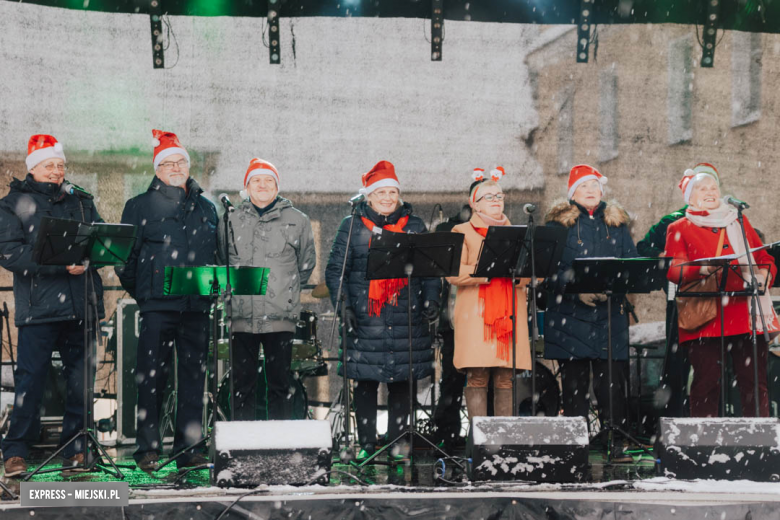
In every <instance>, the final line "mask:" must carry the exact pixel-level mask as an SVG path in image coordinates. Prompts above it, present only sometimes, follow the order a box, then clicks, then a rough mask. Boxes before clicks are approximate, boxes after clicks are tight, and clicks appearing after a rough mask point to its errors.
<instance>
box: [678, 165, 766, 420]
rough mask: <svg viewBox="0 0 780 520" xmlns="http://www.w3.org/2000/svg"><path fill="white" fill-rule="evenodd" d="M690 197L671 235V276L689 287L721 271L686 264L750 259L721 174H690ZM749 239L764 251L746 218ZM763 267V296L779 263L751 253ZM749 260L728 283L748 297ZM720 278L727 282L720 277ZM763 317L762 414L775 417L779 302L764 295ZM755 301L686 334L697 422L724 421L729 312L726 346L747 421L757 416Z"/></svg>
mask: <svg viewBox="0 0 780 520" xmlns="http://www.w3.org/2000/svg"><path fill="white" fill-rule="evenodd" d="M679 187H680V190H681V191H682V194H683V198H684V199H685V202H686V203H687V204H688V209H687V210H686V212H685V218H682V219H680V220H678V221H677V222H674V223H673V224H671V225H670V226H669V229H668V231H667V232H666V252H665V254H666V256H671V257H674V260H673V262H672V267H671V268H670V269H669V271H668V274H667V276H668V278H669V280H670V281H672V282H674V283H677V284H680V285H682V286H684V285H686V284H688V283H690V282H694V281H696V280H702V279H704V278H706V277H707V276H708V275H710V274H711V273H713V272H715V271H718V270H719V268H718V267H716V266H708V267H697V266H682V265H681V264H685V263H686V262H690V261H692V260H696V259H699V258H711V257H714V256H721V255H730V254H736V255H737V256H740V255H744V253H745V242H744V237H743V235H742V228H741V227H740V225H739V221H738V220H737V210H736V208H734V207H733V206H731V205H729V204H727V203H726V200H725V198H723V199H722V198H721V193H720V178H719V176H718V172H717V170H715V167H714V166H712V165H711V164H707V163H701V164H698V165H696V166H695V167H694V168H693V169H692V170H686V171H685V174H684V175H683V178H682V180H681V181H680V184H679ZM744 223H745V233H746V235H747V239H748V243H749V244H750V247H751V248H753V247H757V246H760V245H762V244H761V239H760V238H759V237H758V235H757V234H756V232H755V230H754V229H753V226H751V225H750V221H749V220H748V218H747V217H744ZM749 254H751V255H752V258H753V264H754V265H755V266H756V268H757V271H756V278H757V281H758V283H759V290H761V291H763V290H764V288H765V287H771V285H772V280H774V278H775V275H776V274H777V269H776V267H775V263H774V259H773V258H772V256H771V255H769V254H768V253H767V252H766V250H761V251H755V252H753V253H749ZM746 263H747V261H746V259H745V257H744V256H742V258H739V259H737V260H733V261H732V265H735V266H736V265H739V264H741V265H742V266H743V267H736V272H735V271H734V270H732V271H730V272H729V275H728V277H727V280H726V291H743V290H744V288H745V285H744V281H743V280H748V281H749V280H750V279H751V276H750V272H749V268H748V267H744V265H745V264H746ZM718 276H719V275H718ZM759 300H760V310H761V312H762V313H763V315H764V320H763V321H762V320H761V316H758V319H757V320H756V322H757V327H758V329H759V330H758V332H759V335H758V393H759V413H760V415H761V416H762V417H768V416H769V395H768V392H767V373H766V366H767V365H766V364H767V350H768V349H767V343H766V341H765V340H764V336H763V334H761V333H762V332H763V330H764V329H763V323H766V327H767V330H768V332H769V333H770V334H772V335H776V334H777V333H778V331H780V326H779V325H778V321H777V315H776V314H775V311H774V308H773V307H772V301H771V299H770V297H769V294H768V293H767V294H766V295H764V296H760V298H759ZM750 305H751V304H750V302H749V298H748V297H745V296H735V297H730V298H724V299H723V302H722V306H721V305H718V306H717V314H716V316H715V318H714V319H712V320H710V321H709V322H707V323H705V324H704V325H702V326H700V327H699V328H697V329H695V330H687V329H683V328H682V327H680V329H679V331H680V343H681V345H683V346H685V347H687V349H688V355H689V358H690V361H691V365H692V366H693V383H692V385H691V398H690V399H691V401H690V404H691V416H693V417H715V416H717V415H718V405H719V403H720V385H721V381H720V366H719V364H720V361H721V359H720V345H721V342H720V334H721V328H720V313H721V312H722V313H723V324H724V334H725V336H726V338H725V339H726V345H729V346H730V349H729V351H730V353H731V360H732V365H733V367H734V374H735V376H736V380H737V386H738V387H739V393H740V399H741V404H742V414H743V415H744V416H748V417H752V416H754V415H755V401H754V391H753V390H754V386H753V385H754V377H753V370H754V365H753V362H754V360H753V359H752V358H753V344H752V340H751V337H750V331H751V318H750V315H751V314H750Z"/></svg>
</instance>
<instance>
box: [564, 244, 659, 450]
mask: <svg viewBox="0 0 780 520" xmlns="http://www.w3.org/2000/svg"><path fill="white" fill-rule="evenodd" d="M669 262H670V259H669V258H668V257H660V258H576V259H575V260H574V262H573V264H572V271H573V273H572V279H571V281H569V282H568V283H567V284H566V293H567V294H582V293H597V294H598V293H600V294H604V295H606V296H607V382H608V384H609V396H608V397H609V399H608V402H609V406H608V408H609V418H608V419H607V421H604V423H603V425H604V426H603V427H604V428H605V429H606V430H607V464H610V463H611V462H612V452H613V449H614V442H615V437H614V432H615V431H617V432H618V433H620V434H622V435H623V436H624V437H625V438H626V439H628V440H630V441H631V442H633V443H634V444H635V445H636V446H637V447H639V448H641V449H642V450H643V451H644V452H645V453H648V454H650V455H651V456H652V452H651V451H650V450H648V449H647V448H645V447H644V446H643V445H642V443H640V442H639V441H638V440H636V439H635V438H634V437H633V436H632V435H631V434H630V433H628V432H627V431H625V430H623V429H622V428H621V427H620V426H618V425H616V424H614V422H613V421H612V417H613V414H612V411H613V396H612V296H613V295H616V294H617V295H621V296H625V295H627V294H638V293H649V292H652V291H660V290H662V289H663V286H664V284H666V271H667V270H668V268H669Z"/></svg>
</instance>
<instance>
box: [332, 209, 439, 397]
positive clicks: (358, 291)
mask: <svg viewBox="0 0 780 520" xmlns="http://www.w3.org/2000/svg"><path fill="white" fill-rule="evenodd" d="M407 215H408V216H409V221H408V222H407V224H406V226H405V227H404V231H406V232H407V233H425V232H426V229H425V224H424V223H423V221H422V219H420V218H419V217H416V216H414V215H412V206H411V205H410V204H408V203H404V204H403V206H401V207H400V208H399V209H398V210H397V211H396V212H395V213H393V214H392V215H389V216H388V217H386V218H385V217H383V216H381V215H379V214H377V213H376V212H375V211H373V210H372V209H371V208H370V207H369V206H368V204H366V203H365V202H362V203H360V205H359V206H358V208H357V213H356V220H355V225H354V228H353V230H352V242H351V244H350V247H349V255H348V257H347V270H346V273H345V284H344V293H345V295H346V304H347V306H349V307H351V308H352V309H354V311H355V314H356V315H357V321H358V326H357V331H356V333H355V334H354V335H350V337H348V338H347V346H348V348H347V376H348V377H350V378H351V379H356V380H358V381H379V382H381V383H392V382H395V381H408V379H409V339H408V338H409V327H408V317H407V301H408V300H407V299H408V298H409V288H408V287H404V288H403V289H402V290H401V293H400V294H399V295H398V304H397V305H395V306H393V305H390V304H385V306H384V307H382V312H381V314H380V315H379V316H369V314H368V288H369V283H370V282H369V280H367V279H366V266H367V264H368V247H369V240H370V239H371V231H369V230H368V228H367V227H366V226H365V225H364V224H363V221H362V219H361V217H363V216H366V217H367V218H369V219H370V220H371V221H373V222H374V223H375V224H377V225H378V226H380V227H381V226H386V225H390V224H394V223H396V222H398V220H399V219H401V218H403V217H404V216H407ZM351 220H352V217H351V216H350V217H347V218H345V219H344V220H342V221H341V225H340V226H339V230H338V233H337V234H336V238H335V240H334V241H333V247H332V249H331V251H330V257H329V259H328V266H327V268H326V270H325V280H326V283H327V285H328V290H329V291H330V294H331V300H332V302H333V305H334V307H335V305H336V294H337V291H338V287H339V276H340V275H341V266H342V262H343V261H344V255H345V254H347V251H346V245H347V234H348V232H349V223H350V221H351ZM411 289H412V290H411V294H412V298H413V300H412V349H413V361H412V363H413V371H414V378H415V379H420V378H423V377H427V376H429V375H431V374H432V373H433V368H434V358H433V350H432V349H431V336H430V332H429V330H428V329H429V327H428V321H427V320H426V319H425V317H423V314H422V309H423V305H424V303H425V302H426V301H435V302H437V303H438V302H439V293H440V290H441V282H440V280H439V279H438V278H422V279H421V278H412V287H411ZM341 369H342V368H341V366H340V367H339V372H341Z"/></svg>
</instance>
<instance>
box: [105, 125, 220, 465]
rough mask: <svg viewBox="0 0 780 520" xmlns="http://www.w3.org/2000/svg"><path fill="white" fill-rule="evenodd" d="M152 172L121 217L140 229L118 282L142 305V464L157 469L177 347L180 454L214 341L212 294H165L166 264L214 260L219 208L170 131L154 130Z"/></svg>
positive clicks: (191, 434) (186, 457)
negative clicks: (165, 401)
mask: <svg viewBox="0 0 780 520" xmlns="http://www.w3.org/2000/svg"><path fill="white" fill-rule="evenodd" d="M152 134H153V136H154V139H153V145H154V171H155V177H154V179H152V182H151V184H150V185H149V188H148V189H147V191H146V192H145V193H142V194H141V195H138V196H137V197H134V198H132V199H130V200H129V201H127V204H126V205H125V209H124V212H123V213H122V222H123V223H126V224H133V225H135V226H137V228H138V231H137V237H136V242H135V246H134V247H133V250H132V252H131V253H130V257H129V259H128V261H127V264H126V265H125V266H123V267H119V268H117V269H116V272H117V275H118V276H119V280H120V282H121V283H122V287H124V288H125V289H126V290H127V292H128V293H130V295H131V296H132V297H133V298H135V300H136V302H137V303H138V306H139V307H140V310H141V330H140V334H139V338H138V359H137V367H136V372H135V378H136V382H137V384H138V408H137V409H138V415H137V427H136V430H137V432H136V446H137V449H136V451H135V453H134V454H133V457H134V458H135V460H136V464H137V465H138V467H139V468H141V469H142V470H144V471H153V470H155V469H156V468H157V462H158V461H159V458H160V455H161V454H162V439H160V411H161V408H162V405H163V393H164V390H165V387H166V384H167V382H168V375H169V374H170V373H171V372H173V370H172V362H173V348H174V345H175V347H176V353H177V359H178V367H177V369H178V371H177V374H178V391H177V400H178V405H177V410H176V433H175V435H174V440H173V451H174V453H178V452H180V451H182V450H184V449H185V448H187V447H189V446H191V445H193V444H195V443H197V442H198V441H199V440H200V439H201V438H202V432H201V419H202V418H201V414H202V412H203V386H204V382H205V380H204V378H205V376H206V365H205V363H206V353H207V351H208V338H209V307H210V301H209V298H208V297H206V296H170V295H165V294H163V285H164V284H163V282H164V279H165V268H166V267H168V266H174V267H184V266H192V265H208V264H214V263H215V260H216V250H217V223H218V220H217V210H216V208H215V207H214V204H212V203H211V202H210V201H209V200H208V199H206V198H205V197H204V196H203V189H202V188H201V187H200V186H199V185H198V183H197V182H195V179H193V178H192V177H190V156H189V154H188V153H187V150H185V149H184V147H182V145H181V143H180V142H179V138H178V137H177V136H176V134H173V133H171V132H162V131H160V130H153V131H152ZM205 462H207V461H206V459H205V458H204V457H203V455H202V454H201V453H200V452H199V450H193V449H190V450H188V451H186V452H185V453H183V454H182V455H181V456H179V457H178V458H177V459H176V463H177V465H178V467H179V468H186V467H194V466H198V465H201V464H203V463H205Z"/></svg>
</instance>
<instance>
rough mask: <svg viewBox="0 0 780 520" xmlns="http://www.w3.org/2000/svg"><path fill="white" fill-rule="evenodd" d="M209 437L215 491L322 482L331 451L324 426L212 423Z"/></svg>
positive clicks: (312, 423)
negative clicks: (212, 430)
mask: <svg viewBox="0 0 780 520" xmlns="http://www.w3.org/2000/svg"><path fill="white" fill-rule="evenodd" d="M213 433H214V438H213V442H212V444H211V450H212V460H213V461H214V469H213V473H212V482H213V483H214V484H216V485H217V486H220V487H257V486H259V485H261V484H267V485H299V484H309V483H312V482H315V481H321V482H322V483H327V481H328V472H329V471H330V465H331V458H332V449H333V439H331V436H330V423H328V421H233V422H217V423H216V425H215V427H214V432H213Z"/></svg>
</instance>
